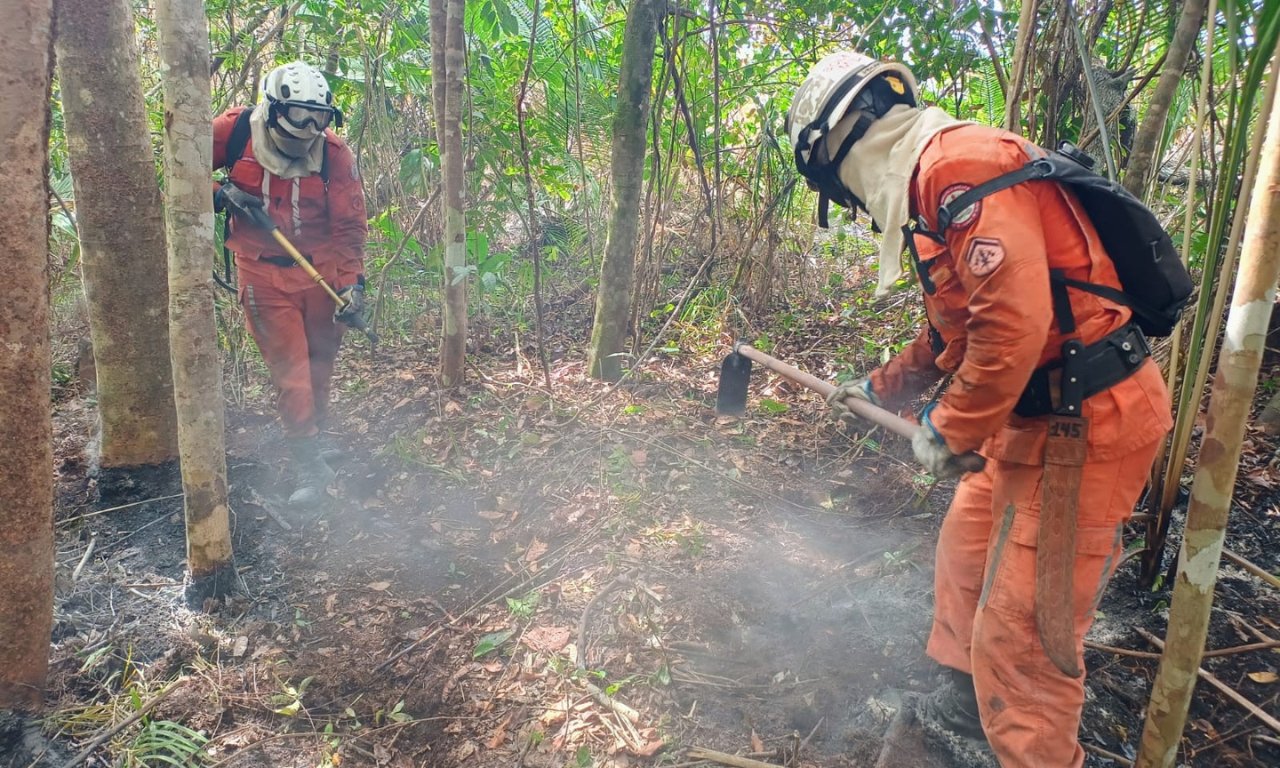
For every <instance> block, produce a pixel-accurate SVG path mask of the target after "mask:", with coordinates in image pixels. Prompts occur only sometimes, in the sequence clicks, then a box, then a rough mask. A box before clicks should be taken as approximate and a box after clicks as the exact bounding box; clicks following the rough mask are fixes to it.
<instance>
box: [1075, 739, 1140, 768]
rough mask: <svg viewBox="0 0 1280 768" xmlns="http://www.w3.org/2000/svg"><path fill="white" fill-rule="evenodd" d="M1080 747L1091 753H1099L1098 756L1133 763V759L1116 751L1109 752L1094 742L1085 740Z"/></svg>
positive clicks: (1122, 763) (1124, 763)
mask: <svg viewBox="0 0 1280 768" xmlns="http://www.w3.org/2000/svg"><path fill="white" fill-rule="evenodd" d="M1080 748H1081V749H1083V750H1084V751H1085V752H1089V753H1090V754H1094V755H1097V756H1098V757H1105V758H1107V759H1108V760H1114V761H1115V762H1117V763H1119V764H1120V765H1133V761H1132V760H1130V759H1129V758H1127V757H1125V756H1124V755H1117V754H1116V753H1115V752H1108V751H1107V750H1105V749H1103V748H1102V747H1097V746H1094V745H1093V744H1090V743H1088V742H1084V741H1082V742H1080Z"/></svg>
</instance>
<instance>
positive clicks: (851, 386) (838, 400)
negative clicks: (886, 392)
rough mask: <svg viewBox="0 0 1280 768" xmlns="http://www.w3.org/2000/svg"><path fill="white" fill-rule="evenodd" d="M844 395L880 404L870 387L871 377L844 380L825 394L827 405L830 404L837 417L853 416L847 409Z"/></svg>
mask: <svg viewBox="0 0 1280 768" xmlns="http://www.w3.org/2000/svg"><path fill="white" fill-rule="evenodd" d="M846 397H856V398H858V399H859V400H866V401H867V402H868V403H871V404H872V405H877V406H878V405H880V398H878V397H876V393H875V391H874V390H873V389H871V379H869V378H867V377H866V376H863V377H862V378H861V379H854V380H853V381H846V382H845V383H843V384H841V385H840V386H838V387H836V388H835V390H834V391H833V392H832V393H831V394H829V395H827V405H829V406H831V411H832V412H833V413H834V414H835V416H836V418H838V419H849V418H853V416H854V413H853V411H851V410H849V406H847V405H845V404H844V399H845V398H846Z"/></svg>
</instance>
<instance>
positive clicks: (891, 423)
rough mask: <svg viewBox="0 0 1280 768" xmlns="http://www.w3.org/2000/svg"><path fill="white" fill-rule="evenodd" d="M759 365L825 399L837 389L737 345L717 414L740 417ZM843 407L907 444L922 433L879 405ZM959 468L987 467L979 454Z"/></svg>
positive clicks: (851, 402) (726, 366) (723, 373)
mask: <svg viewBox="0 0 1280 768" xmlns="http://www.w3.org/2000/svg"><path fill="white" fill-rule="evenodd" d="M753 360H754V361H755V362H757V363H760V364H761V365H763V366H764V367H765V368H768V369H769V370H771V371H773V372H774V373H776V374H778V375H779V376H781V377H783V378H784V379H787V380H788V381H792V382H794V383H796V384H799V385H800V386H802V387H807V388H808V389H812V390H813V391H814V392H817V393H818V394H820V395H822V396H823V397H827V396H829V395H830V394H831V393H832V392H834V391H835V386H834V385H832V384H830V383H828V382H825V381H823V380H822V379H819V378H818V377H817V376H814V375H812V374H809V373H805V372H804V371H802V370H800V369H799V368H796V367H795V366H794V365H788V364H787V363H784V362H782V361H781V360H779V359H777V358H776V357H772V356H770V355H766V354H765V353H764V352H761V351H760V350H758V349H755V348H754V347H752V346H751V345H750V344H745V343H743V342H738V343H737V344H734V345H733V352H732V353H730V354H729V356H727V357H726V358H725V359H724V362H723V363H721V365H720V385H719V387H718V389H717V391H716V412H718V413H724V414H731V415H738V414H741V413H743V412H744V411H746V408H747V383H748V381H749V380H750V378H751V362H752V361H753ZM844 404H845V405H847V406H849V410H851V411H853V412H854V413H856V414H857V415H859V416H861V417H862V418H864V419H866V420H867V421H870V422H871V423H873V424H876V425H879V426H881V427H884V428H885V429H887V430H889V431H890V432H892V433H894V434H895V435H899V436H901V437H905V438H907V439H908V440H910V439H911V437H912V436H913V435H915V433H916V431H917V430H919V429H920V427H919V425H917V424H913V423H912V422H910V421H907V420H906V419H904V418H902V417H901V416H899V415H898V414H896V413H892V412H891V411H887V410H885V409H884V408H881V407H879V406H877V405H873V404H872V403H869V402H867V401H866V400H862V399H859V398H856V397H847V398H845V400H844ZM955 461H956V465H957V466H958V467H960V469H962V470H963V471H965V472H981V471H982V468H983V467H984V466H986V461H987V460H986V459H984V458H982V457H981V456H979V455H978V454H976V453H966V454H964V455H963V456H957V457H956V458H955Z"/></svg>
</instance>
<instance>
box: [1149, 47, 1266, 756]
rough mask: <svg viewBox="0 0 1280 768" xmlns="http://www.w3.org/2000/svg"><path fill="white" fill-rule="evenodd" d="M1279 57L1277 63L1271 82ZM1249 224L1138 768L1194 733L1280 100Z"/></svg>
mask: <svg viewBox="0 0 1280 768" xmlns="http://www.w3.org/2000/svg"><path fill="white" fill-rule="evenodd" d="M1278 65H1280V49H1278V52H1277V55H1276V56H1274V57H1273V58H1272V63H1271V67H1272V69H1271V71H1272V75H1271V76H1272V77H1276V76H1277V75H1276V67H1277V66H1278ZM1266 130H1267V136H1266V140H1265V141H1264V143H1263V147H1262V157H1261V159H1260V161H1259V170H1258V178H1257V181H1256V182H1255V184H1254V188H1253V197H1252V201H1251V203H1250V207H1249V218H1248V221H1247V222H1246V224H1245V236H1244V246H1243V249H1242V252H1241V257H1240V272H1239V274H1238V275H1237V277H1236V288H1235V292H1234V294H1233V295H1232V298H1231V309H1230V311H1229V314H1228V316H1227V329H1226V334H1225V335H1224V338H1223V342H1222V350H1221V352H1220V353H1219V356H1218V371H1217V374H1216V376H1215V377H1214V381H1213V391H1212V394H1211V396H1210V400H1209V411H1208V415H1207V417H1206V420H1205V423H1206V429H1205V436H1204V442H1203V444H1202V446H1201V448H1200V462H1199V466H1197V467H1196V474H1195V481H1194V483H1193V485H1192V487H1191V504H1190V506H1189V507H1188V509H1187V522H1186V530H1185V533H1184V534H1183V539H1182V552H1181V553H1180V554H1179V557H1178V577H1177V580H1176V581H1175V582H1174V586H1173V601H1172V603H1171V605H1170V611H1169V630H1168V632H1167V633H1166V636H1165V649H1164V654H1163V655H1162V657H1161V659H1160V671H1159V672H1158V673H1157V675H1156V679H1155V683H1154V685H1153V687H1152V691H1151V703H1150V704H1149V705H1148V707H1147V719H1146V725H1145V727H1144V728H1143V732H1142V745H1141V747H1140V748H1139V752H1138V758H1137V760H1136V762H1135V763H1134V764H1135V765H1136V766H1139V768H1151V767H1153V766H1172V765H1173V764H1174V759H1175V758H1176V756H1177V751H1178V743H1179V741H1180V740H1181V737H1182V731H1183V728H1184V727H1185V726H1186V721H1187V711H1188V708H1189V707H1190V705H1191V695H1192V693H1193V691H1194V688H1195V682H1196V670H1197V669H1198V668H1199V666H1200V660H1201V657H1202V656H1203V653H1204V643H1205V638H1206V636H1207V635H1208V630H1209V609H1210V608H1211V607H1212V606H1213V590H1214V584H1215V583H1216V581H1217V578H1218V560H1219V558H1220V557H1221V555H1222V542H1223V538H1224V537H1225V535H1226V528H1227V514H1228V512H1229V511H1230V509H1231V496H1232V492H1233V490H1234V488H1235V481H1236V474H1237V472H1238V470H1239V460H1240V447H1241V440H1242V439H1243V438H1244V432H1245V425H1246V421H1247V420H1248V418H1249V409H1250V407H1251V406H1252V404H1253V395H1254V392H1255V390H1256V388H1257V384H1258V370H1259V368H1260V367H1261V364H1262V353H1263V350H1264V347H1265V342H1266V337H1267V327H1268V324H1269V321H1270V319H1271V311H1272V308H1273V306H1274V305H1275V299H1276V281H1277V278H1280V101H1276V102H1275V103H1273V104H1272V106H1271V111H1270V116H1269V119H1268V121H1267V129H1266Z"/></svg>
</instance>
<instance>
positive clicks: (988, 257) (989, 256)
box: [964, 237, 1004, 277]
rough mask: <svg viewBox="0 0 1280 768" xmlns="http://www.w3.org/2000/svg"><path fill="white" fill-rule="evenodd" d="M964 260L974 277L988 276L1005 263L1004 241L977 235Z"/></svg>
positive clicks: (970, 244)
mask: <svg viewBox="0 0 1280 768" xmlns="http://www.w3.org/2000/svg"><path fill="white" fill-rule="evenodd" d="M964 262H965V264H967V265H968V266H969V271H970V272H972V273H973V276H974V277H986V276H987V275H989V274H991V273H992V272H995V271H996V269H997V268H999V266H1000V265H1001V264H1003V263H1004V243H1002V242H1000V241H999V240H996V239H993V238H989V237H975V238H974V239H973V240H972V242H970V243H969V252H968V253H966V254H965V257H964Z"/></svg>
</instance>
